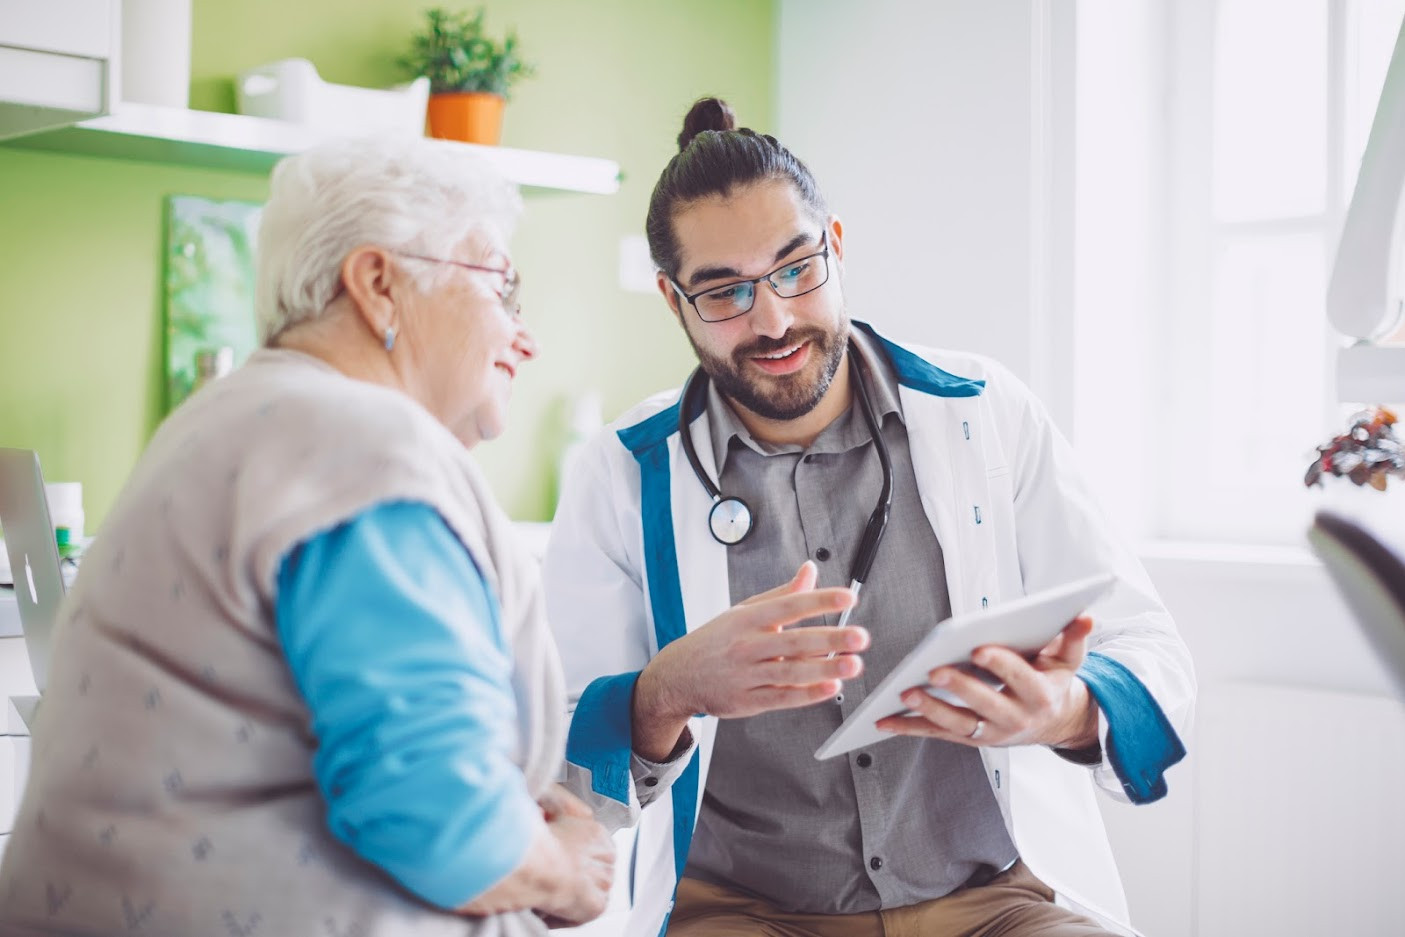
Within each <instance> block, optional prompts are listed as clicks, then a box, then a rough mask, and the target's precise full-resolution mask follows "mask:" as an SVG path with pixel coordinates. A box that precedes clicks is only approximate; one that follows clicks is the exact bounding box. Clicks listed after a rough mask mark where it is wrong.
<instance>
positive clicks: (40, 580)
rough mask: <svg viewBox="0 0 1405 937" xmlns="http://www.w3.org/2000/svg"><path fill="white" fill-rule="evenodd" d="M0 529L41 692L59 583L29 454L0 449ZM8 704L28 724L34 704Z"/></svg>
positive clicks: (39, 477) (30, 700)
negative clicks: (3, 531)
mask: <svg viewBox="0 0 1405 937" xmlns="http://www.w3.org/2000/svg"><path fill="white" fill-rule="evenodd" d="M0 527H3V528H4V530H5V548H6V550H7V552H8V553H9V555H10V573H11V576H12V577H13V579H14V590H15V599H16V601H17V602H18V604H19V612H20V628H21V630H23V632H24V645H25V649H26V650H27V651H28V652H29V668H30V670H32V671H33V672H34V685H35V686H36V687H38V689H39V692H40V693H43V692H44V684H45V682H46V681H47V680H48V676H49V654H50V651H51V649H52V640H53V633H54V622H55V621H56V620H57V617H58V609H59V603H60V602H62V601H63V595H64V584H63V572H62V569H61V567H60V565H59V550H58V544H57V543H56V542H55V540H54V528H53V525H52V523H51V522H50V520H49V502H48V499H47V498H46V497H45V495H44V476H43V474H42V473H41V472H40V470H39V454H38V453H36V452H34V451H33V450H32V449H0ZM14 703H15V708H16V709H17V710H19V712H20V715H21V716H22V717H23V718H24V720H25V722H26V723H29V722H30V721H31V720H32V718H33V713H34V709H35V707H36V706H37V704H38V700H37V699H35V698H34V697H16V698H15V699H14Z"/></svg>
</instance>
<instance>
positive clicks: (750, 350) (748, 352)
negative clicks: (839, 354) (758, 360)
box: [733, 329, 826, 361]
mask: <svg viewBox="0 0 1405 937" xmlns="http://www.w3.org/2000/svg"><path fill="white" fill-rule="evenodd" d="M825 339H826V335H825V332H824V330H823V329H803V330H800V331H797V330H795V329H790V330H787V331H786V333H785V334H784V335H782V336H781V337H780V338H767V337H766V336H764V335H763V336H761V337H760V338H758V339H757V340H756V341H754V342H752V343H751V344H749V345H747V346H745V347H744V348H739V349H737V350H736V351H735V352H733V355H734V357H735V358H736V359H737V360H738V361H742V360H744V359H746V358H754V357H756V356H757V355H769V354H771V353H772V352H776V351H780V350H781V349H782V348H789V347H790V346H791V345H796V344H799V343H800V342H803V341H806V340H812V341H814V343H815V344H816V345H818V346H820V347H824V344H825Z"/></svg>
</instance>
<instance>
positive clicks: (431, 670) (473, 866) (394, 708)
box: [276, 502, 542, 908]
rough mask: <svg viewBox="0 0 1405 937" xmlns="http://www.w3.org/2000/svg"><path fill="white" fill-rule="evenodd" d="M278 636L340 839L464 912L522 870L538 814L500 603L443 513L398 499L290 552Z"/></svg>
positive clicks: (281, 584) (410, 885)
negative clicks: (522, 756) (307, 714)
mask: <svg viewBox="0 0 1405 937" xmlns="http://www.w3.org/2000/svg"><path fill="white" fill-rule="evenodd" d="M276 615H277V626H278V637H279V639H280V640H281V641H282V644H283V651H284V655H285V656H286V658H287V661H288V666H289V667H290V668H291V670H292V674H293V679H294V680H295V681H296V683H297V686H298V690H299V691H300V692H301V693H302V696H303V699H304V700H305V701H306V703H307V706H308V709H309V710H310V711H311V714H312V727H313V731H314V732H315V734H316V736H317V740H318V749H317V753H316V756H315V758H314V760H313V768H314V771H315V773H316V775H317V782H318V785H319V787H320V788H321V790H322V796H323V797H324V798H325V800H326V802H327V822H328V825H329V827H330V829H331V830H332V832H333V834H334V835H335V836H336V837H337V838H338V839H340V840H342V841H343V842H345V843H346V844H347V845H348V846H350V847H351V848H352V849H353V850H355V851H356V852H357V853H358V854H359V855H360V856H361V857H362V858H364V859H366V860H367V861H368V862H371V863H373V864H374V865H376V866H379V867H380V868H382V869H384V870H385V871H386V872H388V873H389V874H390V875H392V876H393V877H394V878H395V879H396V880H397V881H399V882H400V883H401V884H402V885H403V886H404V887H405V888H407V889H408V890H410V891H411V892H413V893H414V894H416V895H418V896H419V897H421V898H423V899H424V900H426V901H428V902H430V903H432V904H435V905H438V906H440V907H445V908H455V907H459V906H461V905H463V904H465V903H467V902H468V901H470V900H472V899H473V898H475V897H477V896H478V895H480V894H482V893H483V892H484V891H486V890H487V889H488V888H490V887H491V886H493V885H494V884H496V883H497V882H498V881H499V880H501V879H502V878H503V877H505V876H506V875H507V874H508V873H509V872H511V871H512V870H513V869H515V868H516V867H517V866H518V865H519V864H520V863H521V862H522V859H523V857H524V855H525V853H526V850H527V846H528V844H529V843H530V842H531V840H532V838H533V836H534V835H535V833H536V830H537V828H538V827H540V825H541V823H542V820H541V812H540V810H539V808H538V807H537V805H536V803H535V801H534V800H533V798H532V796H531V794H530V793H529V792H528V790H527V787H526V781H525V779H524V778H523V776H522V773H521V771H520V770H519V769H518V768H517V766H516V765H515V764H514V763H513V761H512V758H511V754H512V752H514V751H515V750H516V748H517V718H516V702H515V696H514V694H513V690H512V686H511V682H510V680H511V674H512V661H511V657H510V655H509V653H508V652H507V650H506V648H505V647H504V643H503V640H502V636H501V632H500V629H499V625H498V609H497V604H496V601H495V600H494V598H493V596H492V595H491V594H490V593H489V590H488V587H487V584H486V583H485V582H484V581H483V577H482V575H481V574H480V572H479V570H478V568H477V567H476V566H475V564H474V562H473V559H472V557H471V556H470V555H469V553H468V551H467V550H466V549H465V548H464V546H463V544H462V543H461V542H460V541H459V539H458V538H457V537H456V536H455V535H454V534H453V532H452V531H451V530H450V529H449V527H448V525H447V524H446V523H445V522H444V520H443V518H441V517H440V516H439V514H438V513H437V512H436V511H434V509H432V508H430V507H428V506H427V505H424V504H417V503H406V502H394V503H388V504H381V505H378V506H376V507H373V508H371V509H369V510H367V511H366V512H364V513H363V514H361V515H359V516H357V517H355V518H353V519H352V520H350V521H348V522H346V523H344V524H342V525H341V526H339V527H336V528H334V529H332V530H330V531H327V532H324V533H321V534H318V535H316V536H314V537H312V538H310V539H308V540H307V541H305V542H304V543H302V544H300V545H299V546H298V547H297V548H295V549H294V550H293V551H291V552H290V553H289V555H288V556H287V557H285V558H284V561H283V564H282V567H281V569H280V570H279V574H278V593H277V598H276Z"/></svg>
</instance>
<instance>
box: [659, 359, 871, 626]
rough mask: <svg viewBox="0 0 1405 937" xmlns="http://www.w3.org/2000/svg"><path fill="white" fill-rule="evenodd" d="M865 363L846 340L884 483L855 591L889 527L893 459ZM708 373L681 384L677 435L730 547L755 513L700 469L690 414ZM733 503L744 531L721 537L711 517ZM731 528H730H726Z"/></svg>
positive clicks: (853, 579)
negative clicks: (739, 512) (875, 408)
mask: <svg viewBox="0 0 1405 937" xmlns="http://www.w3.org/2000/svg"><path fill="white" fill-rule="evenodd" d="M867 370H868V369H867V365H865V364H864V362H863V361H862V359H861V358H860V356H859V353H858V351H857V349H856V347H855V345H854V342H853V341H852V340H850V342H849V374H850V376H851V377H852V378H853V383H854V384H855V385H856V392H857V394H858V398H859V405H860V407H861V408H862V410H863V417H864V422H865V423H866V424H868V432H869V436H870V438H871V439H872V440H873V447H874V449H875V450H876V451H877V453H878V462H879V465H880V466H881V467H882V469H883V486H882V488H881V489H880V491H879V494H878V502H877V503H876V504H875V505H874V507H873V511H872V513H870V514H869V517H868V523H867V525H865V527H864V532H863V537H862V539H860V541H859V548H858V551H857V552H856V553H855V554H854V562H853V565H852V567H851V568H850V573H849V588H850V589H851V590H853V591H854V592H855V593H858V591H859V589H861V588H862V587H863V584H864V583H865V582H867V581H868V575H869V573H870V572H872V570H873V561H874V559H875V558H876V557H877V556H878V545H879V544H880V543H882V541H883V534H884V532H885V531H887V529H888V517H889V513H890V512H891V510H892V506H893V460H892V457H891V456H890V455H889V453H888V444H887V442H885V441H884V439H883V433H882V430H881V429H880V427H879V425H878V416H877V414H876V413H875V412H874V410H873V401H872V400H871V399H870V398H869V395H868V384H867V381H866V380H865V378H866V377H867V376H868V374H867ZM706 389H707V374H706V372H704V371H703V369H702V368H701V367H698V368H696V369H694V371H693V373H692V374H690V375H689V376H688V380H687V382H686V383H685V384H684V385H683V393H682V396H681V397H680V398H679V406H678V436H679V440H680V442H681V443H682V445H683V454H684V455H685V456H686V457H687V459H688V465H689V466H691V467H692V469H693V474H694V475H696V476H697V477H698V481H699V482H701V483H702V486H703V488H704V489H706V491H707V493H708V494H709V495H711V496H712V502H713V504H712V507H711V508H710V509H709V513H708V528H709V529H710V530H711V531H712V535H713V537H714V538H715V539H716V540H717V541H718V542H719V543H721V544H723V545H724V546H731V545H732V544H735V543H740V542H741V541H742V540H744V539H746V537H747V536H749V535H750V534H751V531H752V529H754V526H755V515H754V513H753V512H752V511H751V508H750V506H749V505H747V504H746V502H745V501H743V500H742V499H741V498H733V497H727V496H724V495H723V494H722V489H721V488H719V487H718V486H717V483H716V482H714V481H713V480H712V478H711V477H710V476H709V475H708V474H707V472H705V471H704V470H703V467H702V461H701V460H700V459H699V458H698V453H697V449H696V447H695V446H694V445H693V435H692V432H691V427H690V425H689V424H690V423H691V422H692V419H691V415H692V414H693V413H694V412H695V408H698V410H699V411H700V409H701V408H700V403H701V401H700V400H699V395H700V394H703V393H705V392H706ZM731 504H735V505H737V506H739V508H740V511H742V512H744V513H745V518H746V520H745V530H743V531H742V533H741V535H740V536H737V537H735V538H734V539H730V540H728V539H724V538H723V537H722V536H719V535H718V528H717V526H716V524H714V518H715V517H716V515H717V511H718V509H719V508H721V507H723V506H724V505H731ZM729 510H730V511H731V512H732V513H733V514H737V513H738V509H737V508H729ZM728 530H730V528H728ZM851 611H852V606H851V607H850V609H846V610H845V611H844V613H843V614H842V615H841V616H840V619H839V623H840V625H843V624H845V623H846V622H847V620H848V618H849V615H850V612H851Z"/></svg>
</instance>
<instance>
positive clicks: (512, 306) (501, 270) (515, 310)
mask: <svg viewBox="0 0 1405 937" xmlns="http://www.w3.org/2000/svg"><path fill="white" fill-rule="evenodd" d="M395 253H396V254H398V255H400V256H401V257H408V258H410V259H411V260H423V261H425V262H426V263H432V264H452V265H454V266H455V267H463V268H464V269H465V270H479V271H482V272H483V273H496V274H497V275H498V276H500V277H502V288H501V289H499V290H496V292H497V294H498V301H499V302H501V303H502V307H503V309H505V310H506V311H507V314H508V315H510V316H512V317H513V318H514V319H516V318H517V317H518V316H520V315H521V314H522V303H521V301H520V299H519V297H518V294H519V293H520V292H521V291H522V279H521V277H519V276H518V275H517V268H516V267H514V266H512V264H508V265H507V266H505V267H485V266H484V265H483V264H470V263H465V262H464V261H462V260H449V259H447V258H444V257H426V256H424V255H423V254H409V253H406V252H405V251H396V252H395Z"/></svg>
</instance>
